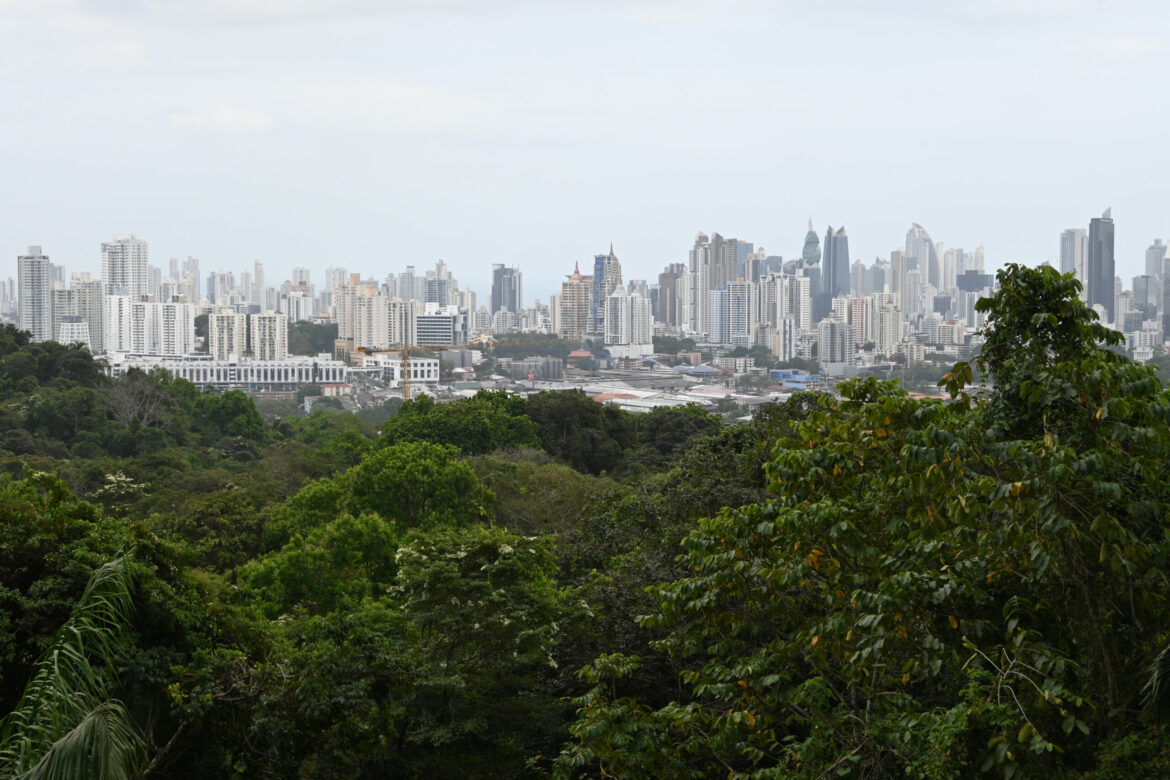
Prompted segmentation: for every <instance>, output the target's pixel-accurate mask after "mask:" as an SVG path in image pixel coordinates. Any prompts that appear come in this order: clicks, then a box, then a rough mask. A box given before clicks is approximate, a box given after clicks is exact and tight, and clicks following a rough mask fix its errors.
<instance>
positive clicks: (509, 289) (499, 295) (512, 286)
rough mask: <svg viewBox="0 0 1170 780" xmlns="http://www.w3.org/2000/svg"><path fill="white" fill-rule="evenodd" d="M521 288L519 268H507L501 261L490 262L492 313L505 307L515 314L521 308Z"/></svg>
mask: <svg viewBox="0 0 1170 780" xmlns="http://www.w3.org/2000/svg"><path fill="white" fill-rule="evenodd" d="M523 300H524V298H523V289H522V286H521V276H520V269H519V268H515V267H513V268H508V267H507V266H506V265H504V264H503V263H493V264H492V302H491V309H492V314H495V313H496V312H498V311H499V310H500V309H507V310H508V311H510V312H512V313H513V314H516V313H517V312H519V311H520V309H521V308H522V302H523Z"/></svg>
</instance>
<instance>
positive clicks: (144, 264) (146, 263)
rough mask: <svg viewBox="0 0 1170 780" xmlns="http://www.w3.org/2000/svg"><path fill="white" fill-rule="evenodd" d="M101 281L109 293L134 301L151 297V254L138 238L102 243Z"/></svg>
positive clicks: (152, 291)
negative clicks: (147, 296)
mask: <svg viewBox="0 0 1170 780" xmlns="http://www.w3.org/2000/svg"><path fill="white" fill-rule="evenodd" d="M102 282H104V283H105V290H106V292H107V293H109V294H128V295H130V296H131V298H132V299H133V300H141V299H142V297H143V296H146V295H151V294H153V293H154V290H152V289H150V253H149V251H148V248H147V244H146V242H145V241H143V240H142V239H141V238H138V237H136V236H132V235H130V236H114V238H113V240H112V241H107V242H105V243H103V244H102Z"/></svg>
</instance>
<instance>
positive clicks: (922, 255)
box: [906, 222, 943, 289]
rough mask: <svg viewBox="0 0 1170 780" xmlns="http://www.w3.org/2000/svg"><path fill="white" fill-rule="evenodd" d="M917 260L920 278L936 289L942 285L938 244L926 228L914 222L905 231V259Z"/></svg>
mask: <svg viewBox="0 0 1170 780" xmlns="http://www.w3.org/2000/svg"><path fill="white" fill-rule="evenodd" d="M911 258H914V259H917V260H918V270H919V271H921V272H922V278H923V280H925V281H926V282H927V283H928V284H932V285H934V286H935V288H936V289H938V288H941V287H942V281H943V279H942V263H941V262H940V261H939V257H938V246H937V245H936V244H935V243H934V239H933V238H931V237H930V233H928V232H927V231H926V228H924V227H922V225H919V224H918V223H917V222H915V223H914V224H913V225H911V226H910V230H908V231H907V232H906V259H907V260H910V259H911Z"/></svg>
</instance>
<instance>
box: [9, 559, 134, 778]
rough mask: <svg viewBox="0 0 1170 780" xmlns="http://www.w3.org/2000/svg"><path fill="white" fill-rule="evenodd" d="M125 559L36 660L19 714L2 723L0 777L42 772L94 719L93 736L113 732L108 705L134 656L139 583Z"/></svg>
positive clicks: (90, 589)
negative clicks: (130, 634) (131, 637)
mask: <svg viewBox="0 0 1170 780" xmlns="http://www.w3.org/2000/svg"><path fill="white" fill-rule="evenodd" d="M126 558H127V556H125V555H122V556H119V557H117V558H115V559H114V560H112V561H109V562H108V563H105V564H103V565H102V566H101V567H100V568H99V569H98V570H97V571H96V572H94V574H93V576H92V577H91V578H90V581H89V584H88V585H86V588H85V592H84V593H82V595H81V599H80V600H79V601H78V602H77V604H76V606H74V608H73V611H72V613H71V614H70V616H69V619H68V620H67V621H66V622H65V624H64V625H63V626H61V628H60V629H59V630H58V631H57V634H56V635H55V636H54V637H53V642H52V643H51V644H50V645H49V647H48V649H47V650H45V652H44V654H43V655H42V656H41V658H40V660H38V661H37V665H36V671H35V673H34V674H33V676H32V678H31V679H30V680H29V682H28V684H27V685H26V686H25V689H24V693H23V694H22V695H21V698H20V701H19V702H18V703H17V705H16V708H15V709H14V710H13V711H12V712H10V713H9V714H8V715H6V716H5V717H4V719H3V721H2V722H0V774H3V775H5V776H18V775H21V774H23V773H24V772H27V771H28V770H29V769H30V768H32V767H33V766H35V765H38V763H39V762H40V761H41V760H42V757H47V756H46V754H47V753H49V752H50V748H53V747H54V745H55V743H58V741H59V740H62V739H64V738H66V737H67V735H69V734H71V733H73V732H74V730H75V729H77V728H79V727H80V726H81V725H82V724H83V723H85V722H86V721H90V719H91V718H92V717H93V716H94V713H100V717H99V719H98V721H91V722H90V723H89V725H88V726H87V729H90V730H91V731H92V730H93V729H98V728H101V726H100V725H99V724H106V725H107V727H108V724H109V720H108V718H107V717H106V716H107V715H108V714H109V713H108V712H107V710H105V709H103V708H102V705H103V702H105V700H106V699H107V698H109V695H110V689H111V688H112V686H113V683H114V680H115V670H114V664H115V662H116V659H117V658H118V657H120V656H122V655H123V654H125V653H126V652H127V651H128V650H129V643H128V640H127V627H128V626H129V624H130V617H131V611H132V600H131V585H132V583H131V577H130V573H129V569H128V567H127V565H126V564H127V560H126ZM118 707H119V708H121V705H118ZM122 714H123V715H124V714H125V711H124V710H122ZM128 722H129V721H128V720H127V723H128ZM131 728H132V727H131ZM108 733H109V732H108ZM79 776H80V775H79Z"/></svg>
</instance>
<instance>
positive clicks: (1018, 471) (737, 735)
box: [558, 267, 1170, 777]
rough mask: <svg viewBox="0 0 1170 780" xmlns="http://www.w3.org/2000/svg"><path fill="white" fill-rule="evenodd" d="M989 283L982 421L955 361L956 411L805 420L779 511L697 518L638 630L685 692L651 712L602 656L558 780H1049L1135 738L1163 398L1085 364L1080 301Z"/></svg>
mask: <svg viewBox="0 0 1170 780" xmlns="http://www.w3.org/2000/svg"><path fill="white" fill-rule="evenodd" d="M1000 283H1001V294H1000V295H998V296H997V297H996V298H995V299H992V301H991V302H990V303H988V304H983V306H984V309H985V310H986V311H989V312H994V314H995V317H994V319H993V321H992V322H991V324H990V331H989V333H988V334H987V339H988V344H989V345H991V347H990V349H989V350H988V351H985V353H984V362H985V365H986V367H987V369H988V371H989V373H990V375H991V376H999V377H1001V378H1002V379H1003V382H1002V384H999V383H997V389H996V392H995V393H994V394H992V395H991V396H990V397H989V399H988V400H987V402H985V403H980V404H975V405H974V406H972V404H971V399H970V398H968V397H967V396H966V395H965V390H964V388H965V385H966V383H967V382H968V381H969V380H970V377H971V372H970V369H969V367H967V366H964V365H962V364H960V365H958V366H956V368H955V370H954V371H953V372H952V373H951V374H950V375H948V377H947V378H946V382H947V383H948V384H949V389H950V391H951V393H952V400H951V401H950V402H945V403H944V402H941V401H914V400H912V399H909V398H908V397H907V396H906V395H905V393H904V392H903V391H902V390H901V389H900V388H898V387H897V386H896V385H893V384H890V383H881V382H877V381H876V380H874V379H867V380H861V381H857V382H853V383H846V384H845V385H843V386H842V388H841V391H842V394H843V396H844V398H843V400H840V401H835V400H827V401H824V402H823V405H820V406H818V407H814V408H813V409H812V410H811V412H810V413H809V414H808V415H807V417H805V419H803V420H802V421H800V422H798V423H796V425H795V426H794V428H793V429H792V432H791V434H790V435H789V436H787V437H786V438H785V439H783V440H782V441H781V442H780V443H779V445H778V446H777V448H776V450H775V451H774V455H773V457H772V460H771V463H770V464H769V466H768V477H769V483H770V485H769V487H770V489H771V491H772V492H773V493H774V495H775V497H774V498H772V499H770V500H767V501H763V502H759V503H756V504H751V505H748V506H745V507H742V508H740V509H730V508H729V509H725V510H723V511H721V512H719V513H718V514H716V515H715V516H712V517H710V518H707V519H703V520H701V521H700V522H699V526H698V528H697V530H695V531H693V532H691V533H690V534H689V535H688V536H687V537H686V539H685V540H684V543H683V546H684V553H683V557H682V559H681V561H680V563H681V565H682V567H683V568H684V569H685V570H686V571H687V572H688V574H687V575H686V576H683V577H681V578H679V579H677V580H676V581H674V582H673V583H670V584H667V585H664V586H662V587H661V588H659V589H658V590H657V597H658V608H657V610H656V613H655V614H653V615H651V616H649V617H647V618H645V619H644V620H643V625H645V626H646V627H649V628H652V629H656V630H662V631H665V632H666V634H665V636H664V638H662V639H661V640H659V641H657V642H655V643H654V644H653V649H654V650H655V651H657V652H661V653H666V654H667V655H668V656H669V657H670V658H672V659H674V660H675V661H676V662H677V663H679V664H681V665H682V668H683V672H682V675H681V677H682V681H683V682H684V683H685V685H686V690H685V692H684V694H683V695H681V696H679V697H678V698H677V699H676V700H675V701H674V702H671V703H669V704H666V705H664V706H651V705H649V704H647V703H646V702H644V701H642V700H639V699H638V698H635V697H634V696H633V695H631V694H630V692H631V691H633V690H636V686H635V685H634V684H633V683H634V681H635V680H636V677H637V675H638V674H639V671H638V670H639V668H640V663H639V661H638V659H635V658H632V657H629V655H626V656H620V657H613V656H610V657H603V658H599V659H598V661H597V662H596V663H595V664H593V665H592V666H590V667H587V668H586V669H585V670H584V671H583V677H584V679H585V681H586V682H588V683H590V684H592V685H593V687H592V689H591V690H590V691H589V692H588V693H586V694H585V695H584V696H583V697H581V698H579V699H578V700H577V704H578V706H579V707H580V709H579V716H578V720H577V723H576V724H575V725H574V726H573V727H572V729H571V732H572V734H573V736H574V737H575V740H576V741H575V742H574V743H573V744H571V745H570V746H568V747H567V748H566V749H565V751H564V752H563V753H562V756H561V759H560V761H559V764H558V771H559V772H560V774H561V775H563V776H577V775H578V774H579V773H581V772H583V771H584V772H595V771H598V769H603V770H604V771H605V772H607V773H610V774H612V775H615V776H625V777H647V776H659V775H662V774H669V775H672V776H690V777H704V776H710V775H712V774H714V773H719V774H720V775H729V776H735V777H749V776H750V777H773V776H796V777H802V776H808V777H813V776H817V777H819V776H822V775H823V774H824V773H825V772H831V773H839V774H851V773H858V774H862V775H864V776H872V777H878V776H892V775H898V776H904V775H912V776H918V777H967V776H972V775H974V774H976V773H978V772H989V771H990V772H995V773H997V774H1000V775H1002V776H1005V777H1012V776H1038V775H1041V774H1056V775H1060V774H1062V773H1071V772H1074V771H1075V772H1079V771H1084V770H1085V769H1088V768H1092V767H1093V766H1094V763H1095V762H1096V761H1097V760H1098V758H1097V757H1098V756H1101V757H1102V758H1101V761H1102V765H1104V761H1105V758H1104V757H1105V756H1107V755H1115V754H1116V751H1117V750H1119V749H1120V748H1118V747H1116V745H1117V742H1118V740H1123V739H1128V738H1129V736H1130V735H1131V733H1132V731H1133V730H1134V729H1135V728H1136V727H1139V726H1141V725H1143V723H1142V716H1141V714H1140V710H1139V708H1138V704H1139V700H1140V696H1139V691H1140V688H1141V685H1142V684H1143V683H1144V681H1145V680H1144V674H1143V672H1142V670H1141V668H1140V666H1138V665H1133V664H1128V665H1127V664H1126V663H1124V661H1123V659H1124V658H1125V657H1126V656H1127V654H1128V655H1129V656H1130V657H1132V656H1133V655H1135V654H1136V655H1137V656H1138V657H1145V658H1147V659H1149V658H1153V657H1154V655H1155V653H1156V652H1157V651H1158V650H1159V649H1160V645H1159V643H1158V641H1157V640H1158V638H1159V637H1160V634H1159V633H1158V631H1159V629H1157V628H1154V627H1155V626H1160V625H1162V624H1163V622H1164V619H1165V617H1166V613H1165V611H1164V610H1165V606H1164V605H1165V603H1166V601H1165V597H1166V595H1167V592H1166V591H1167V583H1166V582H1165V578H1164V577H1162V576H1161V575H1160V574H1158V573H1157V572H1158V571H1159V570H1160V568H1161V561H1164V560H1166V559H1167V556H1168V555H1170V545H1168V543H1167V541H1166V534H1165V507H1166V506H1168V505H1170V504H1168V499H1170V496H1168V495H1167V488H1166V486H1165V485H1164V484H1163V480H1162V479H1161V478H1160V477H1156V476H1154V475H1155V474H1160V473H1161V471H1162V466H1161V464H1164V463H1165V461H1166V458H1167V456H1168V455H1170V449H1168V448H1170V426H1168V421H1170V398H1168V397H1167V393H1166V391H1165V390H1164V389H1163V388H1162V387H1161V386H1160V385H1159V384H1158V383H1157V381H1156V380H1155V379H1154V377H1153V374H1152V372H1151V371H1150V370H1149V369H1147V368H1144V367H1141V366H1135V365H1133V364H1129V363H1125V362H1123V361H1119V360H1118V359H1116V358H1115V357H1114V356H1112V355H1109V354H1106V353H1105V351H1104V350H1103V349H1102V348H1101V347H1100V346H1099V345H1098V338H1097V337H1098V336H1099V335H1100V334H1099V332H1098V331H1097V329H1096V328H1093V327H1091V316H1090V315H1086V314H1085V312H1084V311H1082V310H1078V309H1077V306H1082V308H1083V305H1081V304H1080V302H1079V300H1078V299H1077V297H1076V293H1077V289H1076V287H1075V285H1069V284H1065V283H1064V282H1062V281H1061V280H1060V277H1059V275H1055V274H1054V273H1053V272H1052V271H1051V269H1047V270H1045V269H1039V270H1028V269H1019V268H1017V267H1009V268H1008V269H1006V270H1005V271H1004V272H1001V275H1000ZM1055 287H1060V288H1061V289H1062V290H1063V291H1062V292H1061V293H1059V294H1057V295H1053V294H1052V293H1053V290H1054V288H1055ZM1037 300H1047V301H1048V302H1049V304H1050V305H1051V306H1052V307H1053V309H1052V310H1053V311H1057V312H1059V311H1064V312H1066V313H1067V314H1068V317H1067V325H1066V326H1065V327H1066V328H1067V329H1069V330H1070V331H1071V333H1072V334H1075V333H1077V332H1080V333H1081V334H1082V335H1083V336H1084V338H1080V339H1077V338H1074V337H1072V336H1070V334H1069V333H1066V332H1062V331H1061V326H1060V318H1057V321H1056V322H1053V321H1052V320H1051V319H1050V318H1048V316H1047V314H1046V313H1045V312H1043V311H1037V310H1036V309H1035V307H1034V303H1035V301H1037ZM1027 332H1031V333H1033V334H1035V333H1037V332H1039V334H1040V335H1039V336H1038V337H1037V336H1035V335H1032V336H1025V335H1024V334H1025V333H1027ZM1035 338H1039V339H1040V340H1041V341H1043V342H1045V343H1047V344H1048V346H1047V347H1041V346H1040V345H1037V344H1032V343H1031V342H1030V339H1035ZM1004 344H1014V345H1015V347H1016V348H1015V349H1012V350H1006V351H1005V350H1002V349H1000V348H999V347H1000V346H1001V345H1004ZM1029 356H1031V359H1025V358H1027V357H1029ZM1003 360H1006V361H1009V362H1010V364H1011V366H1012V367H1013V369H1014V370H1016V371H1019V372H1020V373H1019V374H1018V375H1017V374H1014V373H1012V372H1009V371H1007V369H1006V367H1005V365H1004V364H1003V363H1001V361H1003ZM1012 388H1014V391H1015V393H1014V394H1013V393H1012V391H1011V390H1012ZM1121 451H1124V452H1125V453H1126V457H1125V458H1124V459H1121V458H1117V457H1115V456H1114V455H1112V454H1111V453H1117V452H1121ZM1155 739H1158V737H1157V735H1155ZM1156 744H1157V742H1155V745H1156ZM1157 753H1158V751H1157V749H1154V750H1152V751H1149V752H1148V753H1147V755H1150V756H1152V758H1151V759H1150V763H1147V764H1145V765H1144V766H1142V765H1140V764H1131V765H1130V766H1131V769H1132V768H1134V767H1137V769H1136V774H1138V775H1142V776H1145V775H1149V774H1151V773H1154V774H1156V773H1157V772H1156V770H1155V767H1156V766H1158V764H1157V763H1156V762H1157V761H1159V760H1160V759H1159V758H1158V755H1157ZM1110 760H1112V759H1110Z"/></svg>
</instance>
